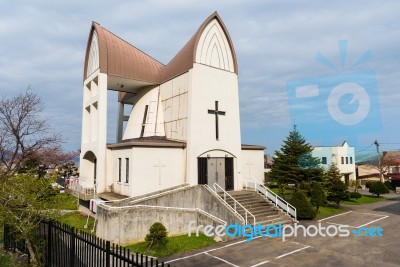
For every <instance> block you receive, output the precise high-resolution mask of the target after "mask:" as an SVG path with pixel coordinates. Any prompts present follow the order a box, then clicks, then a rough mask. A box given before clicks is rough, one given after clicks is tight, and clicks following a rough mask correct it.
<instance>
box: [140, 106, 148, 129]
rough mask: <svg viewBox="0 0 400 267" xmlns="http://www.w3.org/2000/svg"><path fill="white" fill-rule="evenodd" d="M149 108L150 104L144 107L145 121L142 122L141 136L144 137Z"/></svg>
mask: <svg viewBox="0 0 400 267" xmlns="http://www.w3.org/2000/svg"><path fill="white" fill-rule="evenodd" d="M148 109H149V105H146V107H145V108H144V114H143V122H142V131H141V132H140V137H143V135H144V129H145V127H146V118H147V111H148Z"/></svg>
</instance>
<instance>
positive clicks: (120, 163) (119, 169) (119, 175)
mask: <svg viewBox="0 0 400 267" xmlns="http://www.w3.org/2000/svg"><path fill="white" fill-rule="evenodd" d="M121 165H122V159H121V158H118V182H121Z"/></svg>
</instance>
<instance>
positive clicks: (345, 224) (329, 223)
mask: <svg viewBox="0 0 400 267" xmlns="http://www.w3.org/2000/svg"><path fill="white" fill-rule="evenodd" d="M326 223H327V224H333V225H339V226H340V225H344V226H348V227H351V228H358V227H356V226H351V225H348V224H340V223H332V222H326Z"/></svg>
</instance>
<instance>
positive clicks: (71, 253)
mask: <svg viewBox="0 0 400 267" xmlns="http://www.w3.org/2000/svg"><path fill="white" fill-rule="evenodd" d="M70 234H71V239H70V241H69V242H70V244H69V245H70V251H69V265H70V266H71V267H74V263H75V253H76V251H75V227H72V228H71V230H70Z"/></svg>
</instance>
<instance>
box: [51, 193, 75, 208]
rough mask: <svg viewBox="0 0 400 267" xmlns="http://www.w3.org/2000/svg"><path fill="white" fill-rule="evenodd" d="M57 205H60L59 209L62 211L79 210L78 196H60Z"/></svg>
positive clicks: (57, 198) (57, 197)
mask: <svg viewBox="0 0 400 267" xmlns="http://www.w3.org/2000/svg"><path fill="white" fill-rule="evenodd" d="M56 200H57V203H60V206H59V208H60V209H62V210H77V209H78V203H77V201H78V200H77V198H76V196H73V195H70V194H65V193H64V194H58V195H57V196H56Z"/></svg>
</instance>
